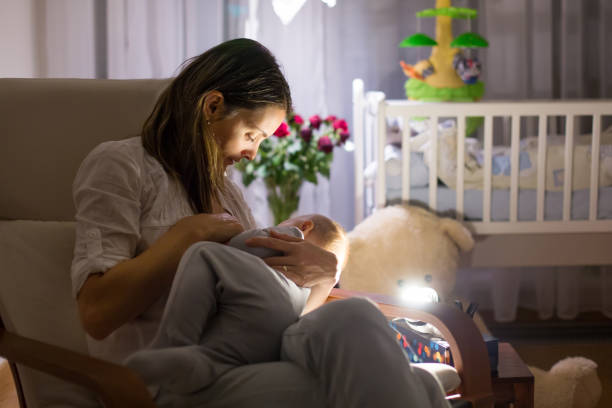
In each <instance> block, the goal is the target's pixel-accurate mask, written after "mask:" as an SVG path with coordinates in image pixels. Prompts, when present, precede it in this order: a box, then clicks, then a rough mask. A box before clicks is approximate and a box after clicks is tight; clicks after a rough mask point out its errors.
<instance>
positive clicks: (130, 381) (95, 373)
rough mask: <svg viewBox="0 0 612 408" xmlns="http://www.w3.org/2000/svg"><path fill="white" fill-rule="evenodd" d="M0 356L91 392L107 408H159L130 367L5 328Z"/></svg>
mask: <svg viewBox="0 0 612 408" xmlns="http://www.w3.org/2000/svg"><path fill="white" fill-rule="evenodd" d="M0 355H1V356H3V357H5V358H6V359H7V360H9V361H11V362H14V363H19V364H23V365H25V366H28V367H31V368H33V369H36V370H40V371H43V372H45V373H48V374H51V375H53V376H56V377H59V378H62V379H64V380H67V381H69V382H72V383H75V384H79V385H82V386H84V387H86V388H88V389H91V390H92V391H94V392H95V393H97V394H98V395H99V396H100V398H101V400H102V402H103V403H104V405H105V406H106V407H109V408H111V407H112V408H115V407H116V408H119V407H143V408H155V407H156V405H155V404H154V402H153V400H152V399H151V396H150V395H149V392H148V391H147V388H146V386H145V384H144V382H143V381H142V380H141V379H140V377H138V376H137V375H136V373H134V372H133V371H132V370H130V369H128V368H127V367H123V366H120V365H118V364H113V363H109V362H106V361H103V360H100V359H96V358H93V357H90V356H87V355H85V354H81V353H77V352H74V351H71V350H67V349H65V348H62V347H57V346H52V345H50V344H47V343H42V342H40V341H36V340H32V339H29V338H27V337H22V336H19V335H16V334H13V333H10V332H7V331H6V330H5V329H3V328H0Z"/></svg>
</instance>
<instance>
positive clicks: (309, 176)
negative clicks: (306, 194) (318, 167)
mask: <svg viewBox="0 0 612 408" xmlns="http://www.w3.org/2000/svg"><path fill="white" fill-rule="evenodd" d="M304 178H305V179H306V180H307V181H310V182H311V183H312V184H317V175H316V174H315V173H314V172H313V171H307V172H304Z"/></svg>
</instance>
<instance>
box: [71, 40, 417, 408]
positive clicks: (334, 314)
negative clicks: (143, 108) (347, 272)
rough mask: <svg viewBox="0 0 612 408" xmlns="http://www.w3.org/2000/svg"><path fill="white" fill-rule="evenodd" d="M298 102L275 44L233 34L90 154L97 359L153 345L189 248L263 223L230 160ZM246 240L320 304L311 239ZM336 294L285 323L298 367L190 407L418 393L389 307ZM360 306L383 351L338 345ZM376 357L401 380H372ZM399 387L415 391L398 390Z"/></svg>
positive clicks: (248, 373)
mask: <svg viewBox="0 0 612 408" xmlns="http://www.w3.org/2000/svg"><path fill="white" fill-rule="evenodd" d="M290 110H291V95H290V92H289V87H288V85H287V82H286V80H285V78H284V77H283V75H282V73H281V71H280V69H279V67H278V64H277V63H276V61H275V59H274V57H273V56H272V55H271V54H270V52H269V51H268V50H267V49H266V48H265V47H263V46H262V45H261V44H259V43H257V42H255V41H252V40H247V39H237V40H232V41H228V42H225V43H222V44H220V45H218V46H216V47H214V48H212V49H210V50H208V51H207V52H205V53H204V54H202V55H200V56H198V57H196V58H194V59H193V60H191V61H190V62H189V63H188V64H187V65H186V66H185V67H184V68H183V70H182V71H181V73H180V74H179V75H178V76H177V77H176V78H175V79H174V80H173V81H172V82H171V83H170V85H169V86H168V87H167V89H166V90H165V91H164V92H163V93H162V95H161V96H160V97H159V99H158V101H157V104H156V105H155V108H154V109H153V112H152V113H151V115H150V116H149V118H148V119H147V120H146V122H145V124H144V126H143V130H142V135H141V137H136V138H131V139H126V140H121V141H116V142H106V143H103V144H101V145H99V146H98V147H96V148H95V149H94V150H93V151H92V152H91V153H90V154H89V155H88V156H87V157H86V158H85V160H84V161H83V163H82V164H81V167H80V168H79V171H78V173H77V176H76V178H75V181H74V185H73V195H74V202H75V205H76V209H77V213H76V220H77V233H76V243H75V255H74V259H73V264H72V280H73V293H74V295H75V296H76V298H77V303H78V307H79V312H80V315H81V320H82V322H83V326H84V328H85V330H86V331H87V333H88V334H89V336H90V338H88V343H89V348H90V353H91V354H92V355H94V356H97V357H100V358H103V359H107V360H110V361H115V362H119V361H123V359H124V358H125V357H126V356H127V355H129V354H131V353H132V352H134V351H136V350H139V349H142V348H143V347H145V346H146V345H147V344H148V343H149V342H150V341H151V340H152V338H153V336H154V334H155V332H156V330H157V327H158V325H159V322H160V319H161V315H162V311H163V307H164V304H165V302H166V299H167V295H168V290H169V288H170V286H171V284H172V280H173V277H174V274H175V271H176V268H177V265H178V263H179V260H180V258H181V256H182V255H183V253H184V252H185V250H186V249H187V248H188V247H190V246H191V245H192V244H194V243H195V242H198V241H213V242H221V243H223V242H226V241H228V240H229V239H230V238H231V237H233V236H234V235H236V234H238V233H239V232H241V231H243V230H244V229H248V228H253V227H254V223H253V220H252V217H251V215H250V212H249V209H248V206H247V205H246V203H245V202H244V199H243V197H242V195H241V194H240V192H239V190H238V189H237V188H236V186H234V185H233V184H232V183H231V181H230V180H229V179H227V178H226V176H225V170H226V168H227V167H228V166H230V165H232V164H233V163H234V162H236V161H239V160H241V159H242V158H246V159H249V160H251V159H253V158H254V157H255V155H256V153H257V149H258V147H259V144H260V143H261V142H262V140H263V139H265V138H266V137H269V135H271V134H272V133H273V132H274V131H275V130H276V129H277V127H278V126H279V125H280V123H281V122H282V120H283V118H284V117H285V116H286V114H287V112H289V111H290ZM250 243H251V245H253V246H262V247H267V248H271V249H275V250H278V251H281V252H283V253H284V254H285V255H284V256H283V257H275V258H268V260H267V263H268V264H269V265H270V266H272V267H275V268H277V269H278V270H279V271H281V272H282V273H284V274H285V275H286V276H287V277H288V278H289V279H291V280H293V281H294V282H295V283H296V284H297V285H299V286H303V287H311V288H313V290H312V293H313V296H311V297H310V298H309V300H308V302H309V305H308V307H309V308H313V307H315V306H318V305H321V304H322V303H323V302H324V300H325V298H326V296H327V295H328V294H329V291H330V290H331V288H332V287H333V285H334V283H335V282H336V281H337V277H338V274H339V271H338V269H339V267H338V260H337V259H336V257H335V256H334V255H333V254H332V253H330V252H328V251H326V250H324V249H322V248H320V247H317V246H315V245H313V244H311V243H309V242H307V241H303V240H300V239H297V238H293V237H289V236H283V235H278V234H276V235H274V236H273V237H266V238H264V237H259V238H253V239H252V240H251V242H250ZM336 303H338V304H337V305H334V304H331V305H329V306H325V307H321V308H319V309H318V310H316V311H315V312H312V313H309V314H308V315H306V316H305V317H303V318H302V319H300V321H299V322H298V323H296V324H294V325H293V326H291V327H290V328H289V329H288V330H287V333H286V334H285V337H284V339H283V349H282V354H283V358H284V359H286V360H290V361H291V363H287V362H276V363H267V364H261V365H252V366H244V367H239V368H236V369H233V370H231V371H230V372H228V373H227V374H225V375H224V376H222V377H221V378H219V379H218V380H217V381H216V382H215V383H214V384H213V385H212V386H210V387H208V388H206V389H204V390H202V391H201V392H199V393H198V394H197V395H195V396H194V395H191V396H189V400H188V401H187V400H186V401H185V404H184V405H192V404H195V405H197V404H199V403H200V402H202V403H203V402H206V406H207V407H214V406H233V407H234V406H235V407H239V406H267V407H273V406H287V405H289V404H291V405H292V406H304V407H315V406H320V405H324V404H325V402H323V401H325V400H327V402H328V403H329V404H330V405H332V406H359V405H361V406H374V405H378V404H379V403H380V402H381V401H384V400H381V399H380V398H383V396H384V395H385V394H391V393H394V394H393V399H394V400H397V401H398V402H400V401H403V402H404V404H405V402H406V401H409V399H408V398H412V397H409V394H408V393H409V392H410V390H412V392H413V393H416V394H419V392H418V389H416V388H415V387H417V388H418V387H419V384H420V383H419V380H418V378H416V377H415V376H414V375H413V373H412V371H411V370H410V367H409V366H408V365H407V364H406V363H405V361H403V354H402V352H401V350H400V349H399V346H398V345H397V344H395V343H394V339H393V337H392V336H389V335H388V331H389V330H390V329H389V327H388V326H387V324H386V321H385V319H384V317H383V316H382V314H380V312H378V310H376V308H374V307H373V306H372V305H370V304H369V303H368V302H366V301H364V300H359V299H351V300H349V301H344V302H336ZM351 316H353V318H351ZM357 316H359V323H360V324H361V325H364V326H365V327H369V329H370V330H365V331H366V332H368V333H370V334H368V335H366V336H365V337H364V336H363V335H362V336H361V337H362V338H364V339H365V340H364V341H366V342H367V343H369V344H368V349H370V350H373V351H375V353H374V354H372V355H371V356H370V357H369V358H366V359H361V360H360V359H359V358H358V357H360V355H363V350H362V349H363V348H364V347H363V344H362V343H359V342H357V341H355V340H352V341H351V342H350V343H349V346H345V345H343V344H342V343H344V342H345V337H344V336H346V335H349V336H350V333H351V330H356V329H357V328H358V326H357V325H356V324H355V322H356V320H354V318H356V317H357ZM338 320H342V323H341V324H338V322H337V321H338ZM340 328H341V329H342V330H340ZM361 331H364V330H363V329H362V328H359V329H358V330H356V331H355V334H357V333H360V332H361ZM245 337H246V338H247V339H248V333H245ZM383 338H384V340H382V339H383ZM387 346H389V347H387ZM340 350H341V351H342V353H340ZM336 354H338V357H340V358H336ZM366 354H367V353H366ZM342 356H345V358H341V357H342ZM381 356H385V357H384V358H383V357H381ZM371 360H375V361H371ZM369 364H375V366H378V367H380V369H381V370H384V371H385V372H386V373H387V374H388V375H389V376H391V377H393V378H395V380H393V381H389V379H388V378H386V379H385V381H384V385H382V384H381V385H379V384H378V382H380V381H378V382H377V381H374V382H372V381H371V379H368V378H367V377H369V376H370V373H371V370H372V367H371V366H368V365H369ZM300 366H301V367H300ZM315 366H316V367H318V368H317V369H316V370H315ZM318 370H324V372H323V373H322V375H321V378H320V379H319V380H316V379H315V378H314V377H313V376H312V375H311V373H308V371H311V372H312V374H315V375H318V372H319V371H318ZM332 374H333V376H332V377H329V375H332ZM380 374H382V373H380ZM364 382H366V383H368V384H371V385H372V386H370V387H363V386H362V384H363V383H364ZM415 384H416V385H415ZM398 385H401V386H402V387H401V388H402V391H401V392H400V393H402V394H406V395H405V396H403V397H400V398H397V395H396V394H397V393H398V390H395V389H394V388H395V387H396V386H398ZM330 387H331V388H330ZM370 388H372V389H373V392H372V393H368V392H365V391H367V390H368V389H370ZM351 390H355V392H352V391H351ZM347 391H351V392H349V393H348V395H347ZM366 394H367V395H366ZM157 402H158V403H159V404H160V405H163V402H164V401H157ZM355 404H357V405H355ZM386 405H387V406H392V405H389V404H386ZM398 406H399V405H398ZM419 406H427V405H419Z"/></svg>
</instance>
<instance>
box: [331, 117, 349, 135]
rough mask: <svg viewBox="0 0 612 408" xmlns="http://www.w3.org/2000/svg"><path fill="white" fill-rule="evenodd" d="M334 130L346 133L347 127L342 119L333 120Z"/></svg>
mask: <svg viewBox="0 0 612 408" xmlns="http://www.w3.org/2000/svg"><path fill="white" fill-rule="evenodd" d="M333 126H334V130H336V129H342V131H344V132H348V125H347V124H346V120H344V119H336V120H334V124H333Z"/></svg>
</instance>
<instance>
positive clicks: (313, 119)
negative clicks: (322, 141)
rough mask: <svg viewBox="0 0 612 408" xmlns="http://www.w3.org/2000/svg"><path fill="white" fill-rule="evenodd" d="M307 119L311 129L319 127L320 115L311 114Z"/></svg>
mask: <svg viewBox="0 0 612 408" xmlns="http://www.w3.org/2000/svg"><path fill="white" fill-rule="evenodd" d="M308 121H309V122H310V127H311V128H312V129H319V126H321V117H320V116H319V115H313V116H311V117H310V118H308Z"/></svg>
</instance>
